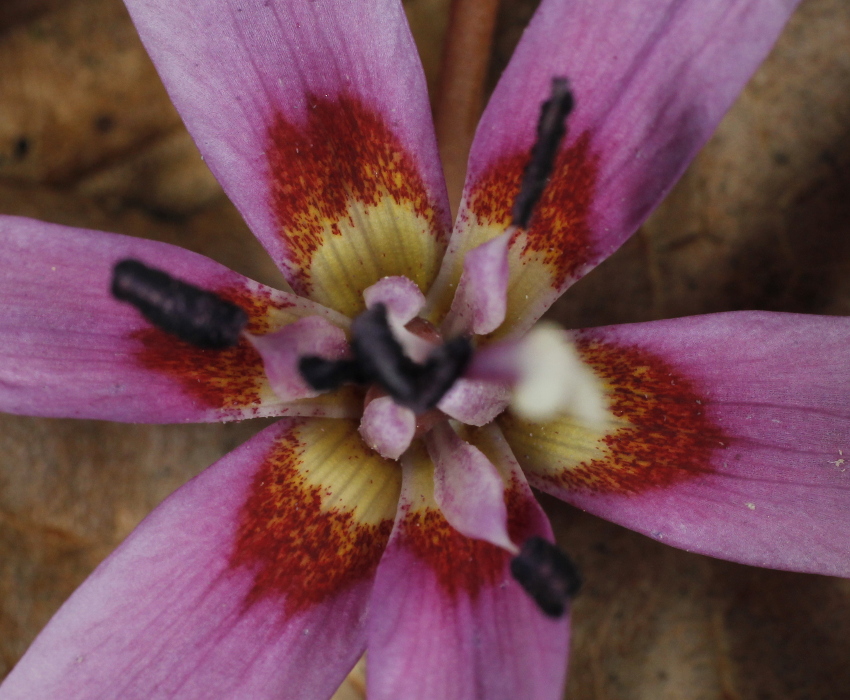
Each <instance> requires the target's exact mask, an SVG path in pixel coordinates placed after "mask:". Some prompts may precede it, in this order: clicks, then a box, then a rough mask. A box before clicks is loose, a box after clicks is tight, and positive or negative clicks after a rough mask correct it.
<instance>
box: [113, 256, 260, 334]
mask: <svg viewBox="0 0 850 700" xmlns="http://www.w3.org/2000/svg"><path fill="white" fill-rule="evenodd" d="M112 296H114V297H115V298H116V299H119V300H120V301H126V302H128V303H130V304H132V305H133V306H135V307H136V308H137V309H138V310H139V311H140V312H141V314H142V316H144V317H145V318H146V319H147V320H148V321H150V322H151V323H152V324H153V325H154V326H156V327H157V328H159V329H160V330H163V331H165V332H166V333H171V334H172V335H176V336H177V337H178V338H180V340H184V341H186V342H187V343H191V344H192V345H195V346H196V347H199V348H205V349H210V350H221V349H224V348H229V347H232V346H234V345H236V344H237V343H238V342H239V334H240V333H241V332H242V329H244V328H245V326H246V325H247V323H248V314H246V313H245V311H244V310H243V309H242V308H240V307H239V306H237V305H236V304H232V303H231V302H229V301H226V300H224V299H222V298H221V297H219V296H218V295H217V294H214V293H213V292H208V291H206V290H204V289H201V288H200V287H196V286H194V285H192V284H188V283H186V282H181V281H180V280H178V279H175V278H174V277H172V276H171V275H169V274H167V273H165V272H163V271H162V270H157V269H155V268H152V267H148V266H147V265H144V264H143V263H141V262H139V261H138V260H122V261H121V262H119V263H118V264H116V265H115V267H114V268H113V273H112Z"/></svg>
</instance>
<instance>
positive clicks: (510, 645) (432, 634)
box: [367, 428, 569, 700]
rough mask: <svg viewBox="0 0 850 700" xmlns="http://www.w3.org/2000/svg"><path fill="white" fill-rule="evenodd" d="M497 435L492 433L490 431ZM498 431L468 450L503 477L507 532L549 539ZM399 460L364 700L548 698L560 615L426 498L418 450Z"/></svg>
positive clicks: (557, 693)
mask: <svg viewBox="0 0 850 700" xmlns="http://www.w3.org/2000/svg"><path fill="white" fill-rule="evenodd" d="M494 433H495V435H494ZM499 438H500V436H499V435H498V431H494V430H492V428H485V429H484V430H483V431H481V432H480V433H479V434H477V435H476V436H475V438H474V440H475V442H476V445H477V446H478V447H479V448H480V449H481V450H482V451H484V453H485V454H486V455H487V457H488V458H489V459H491V460H492V461H493V463H494V464H496V465H497V466H498V467H499V469H500V470H501V471H502V473H503V475H504V476H505V478H506V479H507V481H508V483H509V484H510V487H509V489H508V492H507V496H508V512H509V516H510V521H509V523H510V529H511V535H512V536H513V538H514V540H515V541H517V542H520V541H523V540H524V539H525V538H526V537H528V536H530V535H531V534H540V535H542V536H544V537H547V538H551V529H550V528H549V524H548V522H547V521H546V516H545V515H544V514H543V512H542V511H541V510H540V507H539V506H538V505H537V503H536V502H535V501H534V498H533V496H532V495H531V493H530V491H529V489H528V486H527V485H526V484H525V481H524V479H523V477H522V474H521V472H520V471H519V469H517V468H516V466H515V462H513V460H512V459H510V458H509V450H507V447H506V445H505V444H504V441H503V440H500V439H499ZM408 455H409V456H411V459H408V456H405V460H403V461H404V484H403V492H402V504H403V505H402V508H401V509H400V510H399V515H398V517H397V519H396V523H395V527H394V529H393V535H392V538H391V540H390V545H389V547H388V548H387V552H386V553H385V555H384V557H383V559H382V560H381V564H380V565H379V567H378V575H377V578H376V581H375V587H374V591H373V597H372V601H373V602H372V612H371V615H370V619H369V649H368V659H369V672H368V674H367V682H368V697H369V698H370V700H397V699H398V698H405V700H418V699H420V698H421V699H422V700H432V699H433V698H440V700H468V699H469V698H487V700H498V699H504V700H509V699H510V700H515V699H517V698H522V699H523V700H555V699H556V698H560V697H561V695H562V692H563V682H564V676H565V673H566V662H567V646H568V638H569V622H568V616H565V617H564V618H562V619H559V620H552V619H549V618H546V617H545V616H544V615H543V614H542V613H541V612H540V611H539V610H538V609H537V608H536V606H535V604H534V603H533V602H532V601H531V599H530V598H529V597H528V596H527V595H526V593H525V592H524V591H523V590H522V589H521V588H520V586H519V585H518V584H517V583H516V582H515V581H514V580H513V578H512V577H511V575H510V573H509V571H508V567H507V564H508V561H509V559H510V556H509V555H508V554H507V553H506V552H505V551H504V550H502V549H499V548H497V547H495V546H493V545H491V544H489V543H486V542H482V541H480V540H470V539H467V538H465V537H463V536H462V535H460V534H459V533H458V532H456V531H455V530H453V529H452V528H451V527H450V526H449V524H448V523H447V522H446V521H445V519H444V518H443V517H442V516H441V515H440V512H439V510H438V509H437V508H436V504H435V503H434V502H433V500H432V496H431V473H432V470H431V467H430V465H429V463H428V459H427V456H426V455H425V454H424V452H423V451H421V450H420V451H419V452H418V453H416V451H415V450H411V451H410V452H408Z"/></svg>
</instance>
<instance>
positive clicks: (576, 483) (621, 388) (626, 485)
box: [554, 331, 730, 493]
mask: <svg viewBox="0 0 850 700" xmlns="http://www.w3.org/2000/svg"><path fill="white" fill-rule="evenodd" d="M577 345H578V349H579V351H580V352H581V354H582V356H583V358H584V359H585V361H586V362H588V363H589V364H590V365H591V366H592V367H593V368H594V369H595V370H596V372H598V374H599V375H600V377H601V378H602V380H603V381H604V382H605V383H606V384H608V385H609V387H610V388H609V392H610V393H609V398H610V400H611V411H612V413H613V414H614V415H615V416H616V417H617V418H623V419H625V420H626V421H627V422H628V427H622V428H620V429H619V430H616V431H615V432H613V433H611V434H610V435H607V436H605V437H604V438H603V440H602V442H603V443H604V444H605V446H606V447H607V451H606V457H605V458H604V459H596V460H592V461H590V462H588V463H583V464H581V465H579V466H578V467H575V468H571V469H567V470H564V471H562V472H561V473H560V475H559V476H558V477H556V478H555V479H554V480H555V481H556V482H557V483H559V484H560V485H562V486H565V487H567V488H570V489H584V490H591V491H597V492H604V493H639V492H641V491H646V490H648V489H652V488H659V487H665V486H669V485H671V484H674V483H677V482H680V481H683V480H687V479H691V478H694V477H697V476H701V475H704V474H706V473H710V471H711V467H710V464H711V458H712V455H713V454H714V452H715V451H717V450H722V449H725V448H726V447H727V446H728V445H729V442H730V440H729V438H728V437H727V436H726V435H725V434H724V432H723V430H722V429H721V428H720V427H719V426H718V425H717V424H716V423H715V422H714V421H713V420H712V418H711V417H710V416H709V415H708V414H707V413H706V408H707V405H708V400H707V399H706V398H705V397H704V396H702V395H701V394H700V393H699V391H698V390H697V388H696V387H695V386H694V384H693V382H692V381H690V380H689V379H688V378H687V377H686V376H684V375H683V374H682V373H681V372H679V371H677V370H676V369H674V368H673V367H671V366H670V365H669V364H668V363H667V362H665V361H664V360H663V359H661V358H659V357H658V356H657V355H655V354H653V353H651V352H649V351H648V350H646V349H643V348H640V347H636V346H621V345H616V344H614V343H611V342H609V341H607V340H601V339H599V338H596V337H594V334H593V333H592V332H588V331H585V332H583V333H582V334H581V335H580V337H579V338H578V340H577Z"/></svg>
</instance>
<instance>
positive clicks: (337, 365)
mask: <svg viewBox="0 0 850 700" xmlns="http://www.w3.org/2000/svg"><path fill="white" fill-rule="evenodd" d="M351 332H352V338H351V352H352V356H353V357H352V358H350V359H341V360H328V359H326V358H323V357H317V356H315V355H308V356H305V357H302V358H301V359H300V361H299V363H298V370H299V372H300V373H301V376H302V377H303V378H304V381H306V382H307V384H309V385H310V386H311V387H312V388H313V389H314V390H316V391H329V390H333V389H337V388H339V386H341V385H342V384H343V383H353V384H377V385H378V386H379V387H380V388H381V389H383V390H384V391H385V392H386V393H387V394H388V395H389V396H391V397H392V399H393V400H394V401H395V402H396V403H397V404H398V405H400V406H404V407H405V408H409V409H410V410H412V411H413V412H414V413H416V414H421V413H425V412H426V411H429V410H431V409H432V408H434V407H435V406H436V405H437V403H438V402H439V401H440V399H441V398H443V396H445V394H446V392H448V390H449V389H450V388H451V387H452V386H453V385H454V383H455V382H456V381H457V379H458V378H459V377H460V376H461V374H463V372H464V370H465V369H466V367H467V365H468V364H469V361H470V360H471V359H472V352H473V350H472V343H471V342H470V340H469V339H468V338H466V337H462V336H461V337H457V338H453V339H451V340H449V341H447V342H444V343H441V344H439V345H437V346H436V347H434V349H433V350H431V352H430V353H429V354H428V356H427V358H426V359H425V361H424V362H421V363H420V362H415V361H414V360H412V359H411V358H410V357H408V355H407V353H406V352H405V349H404V348H403V347H402V344H401V343H400V342H399V340H398V339H397V338H396V337H395V335H394V334H393V330H392V328H391V326H390V322H389V317H388V313H387V307H386V306H385V305H384V304H381V303H378V304H375V305H374V306H373V307H372V308H370V309H367V310H366V311H364V312H363V313H362V314H360V315H359V316H358V317H357V318H355V319H354V322H353V323H352V325H351Z"/></svg>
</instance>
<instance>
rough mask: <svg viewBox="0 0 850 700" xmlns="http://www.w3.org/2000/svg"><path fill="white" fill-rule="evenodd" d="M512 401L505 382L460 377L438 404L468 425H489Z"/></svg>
mask: <svg viewBox="0 0 850 700" xmlns="http://www.w3.org/2000/svg"><path fill="white" fill-rule="evenodd" d="M509 401H510V390H509V389H508V388H507V386H505V385H504V384H499V383H495V382H490V381H482V380H479V379H464V378H461V379H458V380H457V381H456V382H455V383H454V384H453V385H452V388H451V389H449V390H448V391H447V392H446V394H445V395H444V396H443V398H441V399H440V402H439V403H438V404H437V408H439V409H440V410H441V411H442V412H443V413H445V414H446V415H447V416H449V417H450V418H454V419H455V420H458V421H460V422H461V423H466V424H467V425H477V426H482V425H487V423H489V422H490V421H492V420H493V419H494V418H495V417H496V416H498V415H499V414H500V413H501V412H502V411H504V410H505V408H506V407H507V405H508V402H509Z"/></svg>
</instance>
